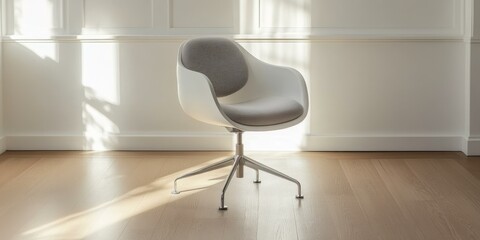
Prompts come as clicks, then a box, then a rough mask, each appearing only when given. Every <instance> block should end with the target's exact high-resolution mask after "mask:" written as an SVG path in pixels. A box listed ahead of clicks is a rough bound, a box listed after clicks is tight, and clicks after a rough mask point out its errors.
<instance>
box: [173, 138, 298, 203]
mask: <svg viewBox="0 0 480 240" xmlns="http://www.w3.org/2000/svg"><path fill="white" fill-rule="evenodd" d="M229 131H231V132H234V133H236V134H237V145H236V150H235V155H234V156H233V157H231V158H227V159H224V160H222V161H220V162H217V163H213V164H211V165H208V166H206V167H203V168H200V169H197V170H195V171H193V172H189V173H187V174H184V175H182V176H180V177H178V178H176V179H175V181H174V182H173V191H172V194H179V193H180V192H179V191H178V190H177V181H178V180H180V179H182V178H186V177H191V176H195V175H198V174H201V173H205V172H209V171H213V170H216V169H219V168H223V167H226V166H229V165H231V164H232V163H233V167H232V170H231V171H230V174H229V175H228V177H227V180H226V182H225V186H224V187H223V190H222V194H221V196H220V207H219V208H218V209H219V210H227V209H228V207H227V206H225V193H226V192H227V188H228V185H229V184H230V181H231V180H232V178H233V175H234V173H235V172H236V173H237V178H243V168H244V166H247V167H249V168H251V169H253V170H255V172H256V178H255V180H254V181H253V182H254V183H261V181H260V178H259V171H260V170H261V171H264V172H267V173H270V174H272V175H275V176H277V177H281V178H283V179H286V180H288V181H290V182H293V183H295V184H297V187H298V194H297V195H296V198H298V199H303V195H302V186H301V185H300V182H299V181H297V180H296V179H294V178H292V177H290V176H287V175H285V174H283V173H281V172H279V171H277V170H275V169H273V168H270V167H268V166H266V165H264V164H262V163H259V162H257V161H255V160H253V159H251V158H249V157H247V156H245V155H243V143H242V133H243V132H242V131H240V130H237V129H229Z"/></svg>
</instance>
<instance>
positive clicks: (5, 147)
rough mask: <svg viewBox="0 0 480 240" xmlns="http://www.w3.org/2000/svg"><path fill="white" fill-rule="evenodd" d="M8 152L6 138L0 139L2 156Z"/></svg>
mask: <svg viewBox="0 0 480 240" xmlns="http://www.w3.org/2000/svg"><path fill="white" fill-rule="evenodd" d="M6 150H7V139H6V137H0V154H2V153H4V152H5V151H6Z"/></svg>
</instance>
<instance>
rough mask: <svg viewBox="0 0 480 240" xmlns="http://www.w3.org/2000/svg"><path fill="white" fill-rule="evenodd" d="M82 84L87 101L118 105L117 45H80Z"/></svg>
mask: <svg viewBox="0 0 480 240" xmlns="http://www.w3.org/2000/svg"><path fill="white" fill-rule="evenodd" d="M82 84H83V87H84V88H85V89H86V94H87V95H86V97H87V99H95V100H100V101H105V102H108V103H110V104H115V105H119V104H120V96H119V90H120V86H119V56H118V44H116V43H83V44H82Z"/></svg>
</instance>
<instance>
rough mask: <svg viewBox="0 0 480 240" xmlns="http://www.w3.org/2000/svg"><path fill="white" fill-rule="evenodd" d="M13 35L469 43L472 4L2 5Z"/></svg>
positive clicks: (89, 1) (139, 1) (100, 1)
mask: <svg viewBox="0 0 480 240" xmlns="http://www.w3.org/2000/svg"><path fill="white" fill-rule="evenodd" d="M3 1H5V3H6V9H5V13H6V14H5V15H6V16H5V17H4V20H5V21H6V23H7V26H8V27H7V31H6V33H7V35H20V36H32V35H53V36H56V35H78V34H87V35H189V34H193V35H199V34H241V35H249V36H254V37H255V36H263V37H264V36H270V37H276V36H278V35H285V34H286V35H290V36H305V35H306V36H310V35H313V36H327V37H328V36H334V37H339V36H340V37H342V36H343V37H345V36H346V37H348V36H357V37H358V36H374V37H376V36H389V37H408V38H415V37H417V38H429V37H432V38H442V37H443V38H456V39H460V38H462V37H463V32H464V31H463V28H464V26H463V18H464V5H465V3H464V1H465V0H421V1H419V0H395V1H377V0H364V1H350V0H318V1H317V0H295V1H291V0H70V1H66V0H3Z"/></svg>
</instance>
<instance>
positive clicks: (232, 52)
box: [181, 37, 248, 97]
mask: <svg viewBox="0 0 480 240" xmlns="http://www.w3.org/2000/svg"><path fill="white" fill-rule="evenodd" d="M181 57H182V59H181V60H182V63H183V65H184V66H185V67H186V68H188V69H190V70H193V71H197V72H201V73H203V74H205V75H206V76H207V77H208V78H209V79H210V81H211V82H212V85H213V88H214V90H215V93H216V95H217V97H223V96H227V95H230V94H232V93H234V92H236V91H238V90H240V89H241V88H242V87H243V86H244V85H245V84H246V83H247V79H248V68H247V63H246V62H245V59H244V58H243V54H242V53H241V52H240V49H238V47H237V45H236V44H235V43H234V42H233V41H232V40H229V39H226V38H213V37H212V38H195V39H192V40H189V41H188V42H186V43H185V45H184V46H183V49H182V52H181Z"/></svg>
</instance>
